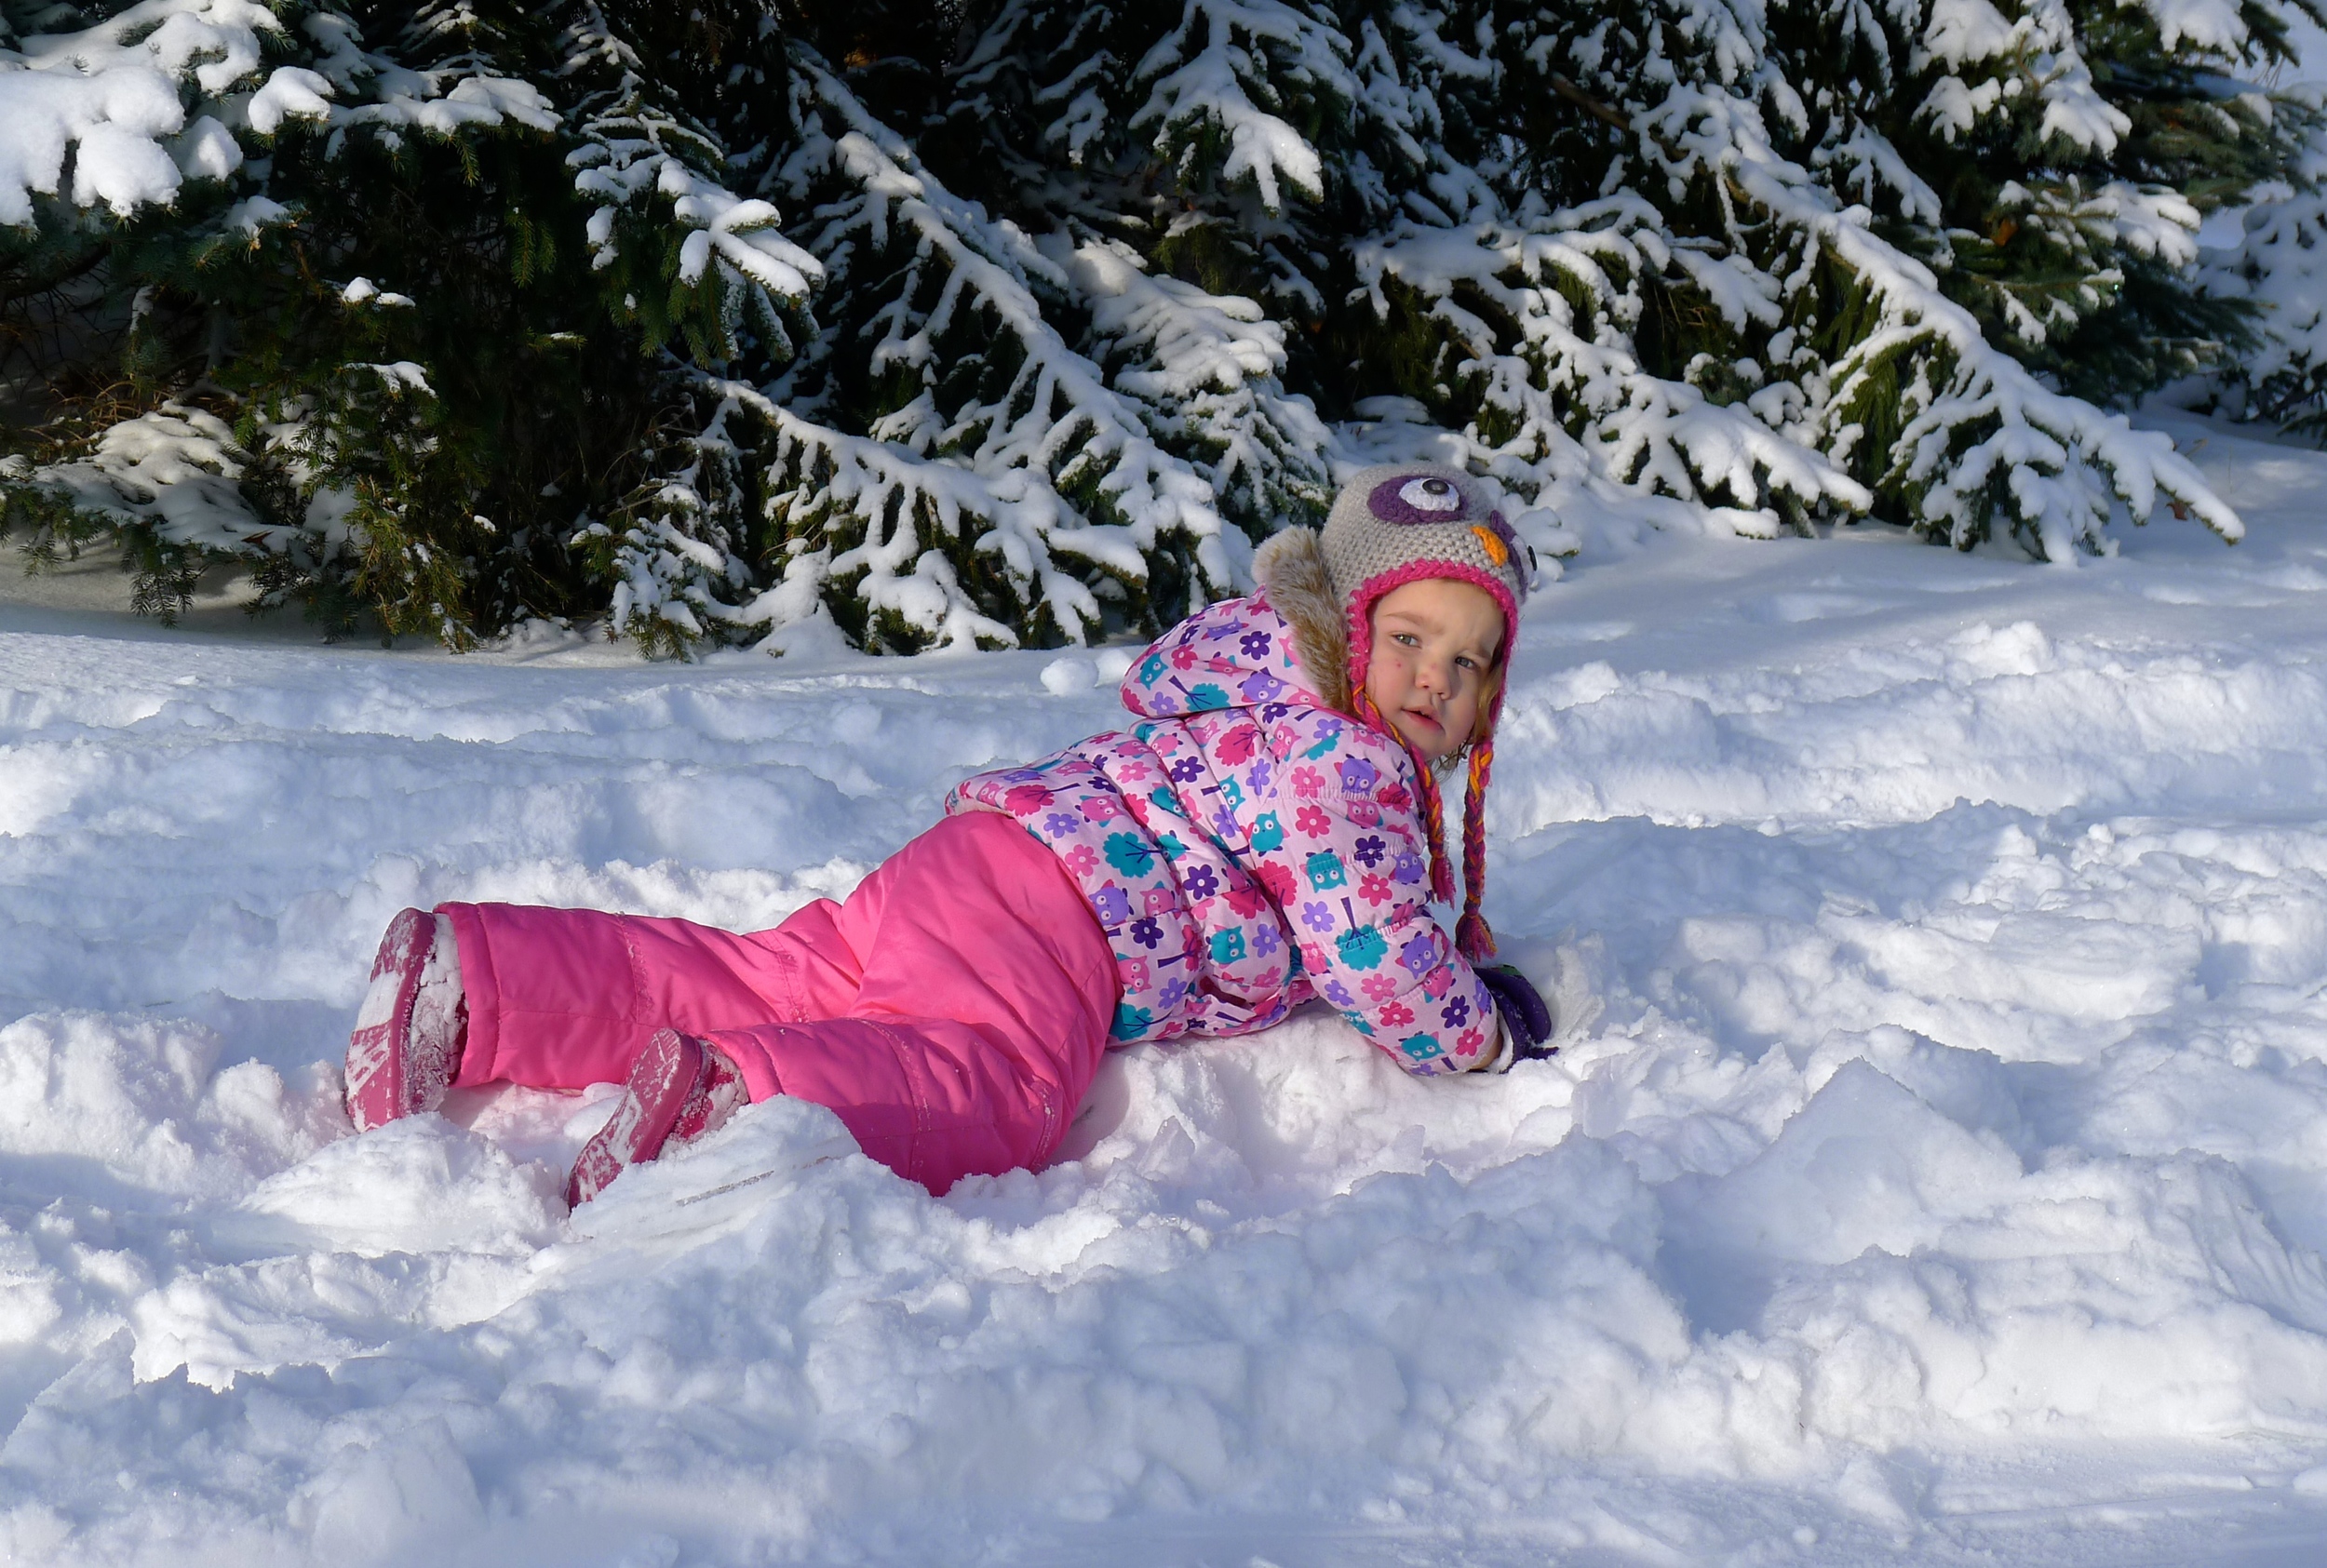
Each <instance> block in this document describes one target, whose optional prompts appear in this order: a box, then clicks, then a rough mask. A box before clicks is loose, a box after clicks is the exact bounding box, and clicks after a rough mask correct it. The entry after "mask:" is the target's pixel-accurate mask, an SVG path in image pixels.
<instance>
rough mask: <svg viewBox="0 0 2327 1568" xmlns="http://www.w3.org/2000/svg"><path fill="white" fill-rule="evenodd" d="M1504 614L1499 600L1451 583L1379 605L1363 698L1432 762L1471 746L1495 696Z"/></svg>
mask: <svg viewBox="0 0 2327 1568" xmlns="http://www.w3.org/2000/svg"><path fill="white" fill-rule="evenodd" d="M1502 641H1503V612H1502V608H1501V607H1500V605H1498V604H1497V603H1496V602H1495V599H1494V596H1492V595H1491V594H1489V593H1487V591H1486V589H1484V588H1481V587H1479V586H1477V585H1476V584H1475V583H1465V582H1463V581H1461V580H1460V579H1459V578H1453V577H1426V578H1422V579H1420V580H1419V581H1417V582H1413V583H1401V584H1399V585H1398V586H1397V587H1395V588H1392V590H1390V592H1388V593H1386V594H1384V595H1382V596H1381V597H1380V598H1379V599H1377V600H1376V601H1375V602H1374V651H1373V657H1372V658H1371V659H1370V660H1369V661H1368V662H1367V663H1366V666H1365V694H1366V695H1367V696H1369V697H1371V698H1373V700H1374V705H1375V706H1377V707H1379V708H1380V709H1381V713H1382V717H1384V718H1387V719H1388V720H1389V721H1390V724H1391V727H1392V729H1394V730H1397V732H1398V733H1399V734H1400V735H1402V736H1404V737H1405V738H1406V741H1407V743H1408V744H1411V745H1412V746H1413V747H1414V749H1415V750H1416V751H1419V752H1420V753H1421V754H1422V756H1423V757H1425V758H1427V759H1428V760H1430V761H1432V762H1443V761H1445V760H1446V758H1447V757H1452V756H1453V755H1454V754H1455V753H1456V752H1459V751H1460V750H1461V749H1462V748H1463V746H1464V745H1466V744H1469V742H1470V740H1471V732H1472V730H1474V729H1475V728H1476V727H1477V725H1478V721H1479V712H1480V710H1481V709H1482V708H1483V707H1485V705H1486V699H1487V695H1488V693H1489V692H1490V691H1491V690H1493V687H1492V684H1491V683H1492V681H1493V679H1494V677H1495V660H1496V656H1497V655H1498V654H1499V653H1500V652H1501V650H1502Z"/></svg>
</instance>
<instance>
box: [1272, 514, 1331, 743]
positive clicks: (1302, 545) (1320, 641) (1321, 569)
mask: <svg viewBox="0 0 2327 1568" xmlns="http://www.w3.org/2000/svg"><path fill="white" fill-rule="evenodd" d="M1252 574H1253V579H1254V581H1256V582H1258V583H1259V584H1260V591H1261V593H1262V594H1263V595H1264V596H1266V597H1267V599H1268V601H1269V607H1270V608H1271V610H1275V611H1276V612H1277V613H1278V614H1279V615H1282V616H1284V617H1285V623H1286V624H1287V625H1289V626H1291V627H1292V628H1293V650H1294V652H1295V653H1296V655H1298V658H1299V659H1300V662H1301V669H1302V671H1303V672H1304V673H1305V674H1307V675H1308V677H1309V678H1310V681H1311V685H1312V686H1313V687H1314V688H1315V690H1316V692H1317V695H1318V697H1319V698H1320V699H1321V700H1323V702H1324V703H1325V706H1327V707H1329V708H1335V709H1338V710H1339V711H1340V712H1342V713H1348V712H1350V711H1351V709H1350V631H1349V625H1348V623H1347V622H1345V621H1344V620H1343V619H1342V614H1341V601H1340V600H1339V599H1338V598H1336V597H1335V596H1334V593H1333V584H1332V583H1330V582H1329V581H1328V580H1327V579H1326V577H1325V550H1324V549H1323V548H1322V547H1321V546H1320V545H1319V544H1318V543H1317V530H1316V529H1306V528H1289V529H1284V530H1282V531H1280V532H1278V533H1275V534H1272V535H1271V536H1270V537H1269V539H1268V541H1267V542H1266V543H1263V544H1262V545H1261V546H1260V548H1259V550H1258V552H1257V553H1256V554H1255V555H1254V556H1253V561H1252Z"/></svg>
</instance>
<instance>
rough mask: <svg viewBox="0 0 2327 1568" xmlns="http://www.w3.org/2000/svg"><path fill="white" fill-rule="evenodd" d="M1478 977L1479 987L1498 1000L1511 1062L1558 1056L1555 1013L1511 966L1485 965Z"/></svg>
mask: <svg viewBox="0 0 2327 1568" xmlns="http://www.w3.org/2000/svg"><path fill="white" fill-rule="evenodd" d="M1477 973H1478V977H1479V984H1480V985H1484V986H1486V989H1487V992H1488V994H1490V995H1491V996H1493V997H1494V998H1495V1011H1496V1012H1499V1013H1500V1014H1502V1020H1503V1029H1504V1032H1505V1033H1507V1034H1508V1035H1509V1036H1510V1037H1511V1056H1512V1060H1513V1061H1514V1062H1536V1061H1540V1060H1541V1059H1542V1058H1544V1057H1546V1056H1551V1055H1555V1054H1556V1053H1557V1052H1558V1051H1559V1047H1557V1046H1555V1045H1554V1044H1552V1043H1551V1039H1552V1010H1551V1009H1550V1008H1548V1007H1545V1006H1544V1005H1543V998H1542V997H1541V996H1540V995H1539V994H1538V993H1537V991H1536V989H1535V987H1534V985H1531V984H1529V983H1528V980H1527V976H1526V975H1524V974H1521V973H1520V972H1518V971H1517V970H1515V969H1513V968H1512V967H1511V966H1510V965H1509V964H1484V965H1481V966H1480V967H1479V969H1478V971H1477Z"/></svg>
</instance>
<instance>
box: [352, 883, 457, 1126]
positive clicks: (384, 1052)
mask: <svg viewBox="0 0 2327 1568" xmlns="http://www.w3.org/2000/svg"><path fill="white" fill-rule="evenodd" d="M467 1039H468V998H467V996H466V995H465V994H464V992H463V991H462V989H461V950H460V945H459V944H457V943H456V942H455V941H454V940H453V936H452V922H451V920H449V919H447V918H445V917H444V916H442V915H431V914H429V913H428V912H427V911H425V910H423V909H407V910H405V911H404V912H403V913H402V914H400V915H398V916H397V918H395V919H393V920H390V921H389V922H388V933H387V935H385V936H383V937H382V938H381V939H380V956H379V957H378V958H374V959H372V960H371V988H370V990H368V991H366V992H365V993H364V1006H363V1011H362V1012H358V1013H357V1014H356V1032H355V1033H354V1034H352V1035H350V1036H348V1039H347V1116H348V1119H349V1120H351V1121H353V1122H354V1123H355V1124H356V1132H370V1131H371V1130H372V1129H373V1128H375V1127H382V1126H385V1125H386V1124H387V1123H389V1122H391V1121H394V1120H395V1119H397V1117H400V1116H410V1115H412V1114H414V1113H415V1112H418V1111H432V1110H435V1109H436V1108H437V1106H440V1105H442V1104H444V1092H445V1090H446V1089H448V1088H450V1087H451V1083H452V1078H453V1075H454V1074H456V1073H458V1072H459V1071H460V1070H461V1048H462V1046H463V1045H464V1044H465V1043H466V1042H467Z"/></svg>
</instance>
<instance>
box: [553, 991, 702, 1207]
mask: <svg viewBox="0 0 2327 1568" xmlns="http://www.w3.org/2000/svg"><path fill="white" fill-rule="evenodd" d="M743 1098H744V1079H743V1074H741V1073H740V1072H737V1071H736V1070H735V1064H734V1063H733V1062H731V1061H729V1060H728V1059H727V1054H726V1052H722V1051H720V1048H719V1047H718V1046H715V1045H713V1044H712V1043H711V1042H710V1041H709V1040H701V1039H690V1038H689V1037H687V1036H685V1035H682V1034H680V1033H679V1031H678V1030H676V1029H657V1030H656V1031H655V1032H654V1038H653V1039H651V1040H649V1041H647V1042H646V1049H645V1050H644V1051H642V1052H639V1059H638V1060H637V1061H636V1062H634V1063H632V1064H631V1065H630V1081H629V1082H628V1083H626V1084H625V1085H624V1086H623V1092H622V1103H621V1104H620V1105H618V1106H615V1107H614V1114H613V1115H612V1117H611V1118H609V1119H608V1120H607V1122H606V1125H605V1126H603V1127H601V1128H599V1131H598V1134H597V1135H596V1136H595V1137H593V1138H591V1140H590V1141H589V1142H588V1143H586V1144H585V1145H583V1146H582V1152H581V1154H580V1155H578V1156H576V1157H575V1159H574V1161H573V1174H572V1176H571V1177H569V1178H568V1179H567V1182H566V1206H567V1207H568V1208H570V1209H578V1208H580V1207H581V1206H582V1205H583V1204H585V1203H587V1202H588V1201H589V1200H590V1199H593V1198H596V1197H597V1196H598V1195H599V1193H601V1192H603V1191H605V1190H606V1186H607V1184H608V1183H609V1182H612V1180H613V1179H614V1178H615V1177H616V1176H619V1175H621V1174H622V1173H623V1172H625V1171H626V1170H628V1169H629V1168H630V1167H631V1166H633V1165H636V1164H638V1163H639V1161H640V1160H645V1159H654V1158H655V1157H656V1156H657V1155H659V1154H661V1153H662V1152H663V1149H664V1146H666V1145H667V1144H669V1143H671V1142H672V1141H674V1140H676V1141H677V1142H679V1143H682V1144H683V1143H685V1142H687V1141H688V1140H689V1139H690V1138H699V1137H701V1136H702V1135H703V1134H704V1133H706V1132H710V1131H711V1130H712V1129H713V1128H715V1127H717V1126H719V1124H720V1122H722V1121H725V1120H726V1119H727V1118H728V1114H729V1113H730V1112H731V1111H733V1109H734V1108H735V1107H736V1106H737V1105H739V1104H741V1103H742V1101H743Z"/></svg>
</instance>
